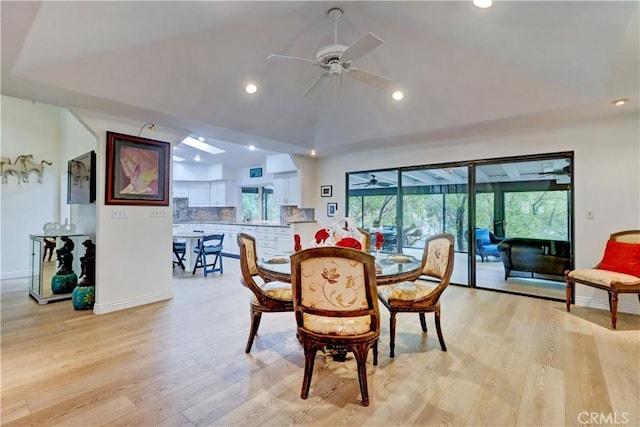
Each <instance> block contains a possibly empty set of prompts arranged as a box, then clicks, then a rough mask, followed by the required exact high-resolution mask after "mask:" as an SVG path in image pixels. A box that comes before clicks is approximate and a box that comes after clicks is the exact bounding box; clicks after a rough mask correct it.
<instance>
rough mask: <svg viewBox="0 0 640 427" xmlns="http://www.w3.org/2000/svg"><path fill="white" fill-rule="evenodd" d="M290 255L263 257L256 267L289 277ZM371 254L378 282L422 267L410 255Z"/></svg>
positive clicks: (419, 261) (418, 261) (420, 263)
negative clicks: (374, 261)
mask: <svg viewBox="0 0 640 427" xmlns="http://www.w3.org/2000/svg"><path fill="white" fill-rule="evenodd" d="M291 254H292V253H290V252H289V253H278V254H273V255H267V256H264V257H262V258H259V259H258V266H259V267H260V268H262V269H263V270H267V271H271V272H274V273H276V274H279V275H291V261H290V256H291ZM371 254H372V255H374V256H375V257H376V278H378V279H379V280H384V281H386V280H393V278H394V277H403V276H405V275H407V274H411V273H414V272H417V271H418V270H420V268H421V267H422V261H421V260H419V259H417V258H415V257H413V256H411V255H406V254H401V253H384V252H381V253H379V254H376V253H375V252H372V253H371Z"/></svg>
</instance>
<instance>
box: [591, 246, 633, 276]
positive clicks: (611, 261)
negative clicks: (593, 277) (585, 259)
mask: <svg viewBox="0 0 640 427" xmlns="http://www.w3.org/2000/svg"><path fill="white" fill-rule="evenodd" d="M600 269H601V270H609V271H615V272H618V273H625V274H631V275H632V276H637V277H640V243H623V242H614V241H613V240H608V241H607V247H606V248H605V250H604V256H603V257H602V263H601V264H600Z"/></svg>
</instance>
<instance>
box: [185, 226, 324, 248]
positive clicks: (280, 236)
mask: <svg viewBox="0 0 640 427" xmlns="http://www.w3.org/2000/svg"><path fill="white" fill-rule="evenodd" d="M318 227H319V225H318V223H317V222H316V221H298V222H290V223H288V224H277V223H269V222H196V221H194V222H180V223H175V224H173V234H174V235H175V234H180V233H189V232H193V231H201V232H203V233H205V234H212V233H217V234H224V241H223V242H222V254H223V255H224V256H229V257H238V256H239V254H240V250H239V248H238V242H237V238H238V234H239V233H245V234H249V235H251V236H253V237H254V238H255V239H256V250H257V252H258V256H265V255H269V254H274V253H278V252H285V251H291V250H293V236H294V234H299V235H300V236H301V240H302V244H303V246H306V243H307V242H309V241H310V240H311V239H312V237H313V235H314V234H315V232H316V231H317V228H318Z"/></svg>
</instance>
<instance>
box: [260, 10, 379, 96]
mask: <svg viewBox="0 0 640 427" xmlns="http://www.w3.org/2000/svg"><path fill="white" fill-rule="evenodd" d="M342 13H343V12H342V9H340V8H338V7H334V8H332V9H329V11H328V12H327V15H329V17H330V18H332V19H333V22H334V37H333V44H330V45H326V46H322V47H321V48H320V49H318V51H317V52H316V59H307V58H297V57H295V56H286V55H276V54H271V55H269V57H268V58H267V59H270V60H274V61H288V62H306V63H309V64H312V65H317V66H318V67H320V68H322V69H323V70H325V71H326V72H325V73H323V74H321V75H320V76H319V77H318V78H317V79H316V81H314V82H313V84H312V85H311V86H309V88H308V89H307V91H306V92H305V93H304V96H308V95H309V94H310V93H313V92H314V91H316V90H318V89H319V88H321V87H322V86H324V84H325V83H327V81H329V79H331V77H332V76H340V78H341V79H342V74H343V73H344V74H346V75H347V76H349V77H351V78H352V79H354V80H358V81H360V82H362V83H365V84H368V85H370V86H374V87H377V88H379V89H385V88H387V87H388V86H389V85H390V84H391V80H390V79H388V78H387V77H383V76H380V75H378V74H375V73H372V72H370V71H365V70H362V69H360V68H356V67H354V66H353V61H354V60H356V59H358V58H360V57H361V56H364V55H366V54H367V53H369V52H371V51H372V50H373V49H375V48H376V47H378V46H380V45H381V44H382V43H383V41H382V39H380V38H379V37H377V36H376V35H374V34H373V33H366V34H365V35H363V36H362V37H360V38H359V39H358V40H357V41H355V42H354V43H353V44H352V45H351V46H346V45H343V44H338V19H339V18H340V17H341V16H342ZM341 82H342V80H341Z"/></svg>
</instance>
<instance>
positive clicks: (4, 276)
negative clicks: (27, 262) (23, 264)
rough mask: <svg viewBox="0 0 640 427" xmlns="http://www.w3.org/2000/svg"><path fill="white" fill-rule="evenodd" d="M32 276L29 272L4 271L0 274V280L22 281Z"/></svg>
mask: <svg viewBox="0 0 640 427" xmlns="http://www.w3.org/2000/svg"><path fill="white" fill-rule="evenodd" d="M30 276H31V272H30V271H29V270H17V271H3V272H1V273H0V280H10V279H22V278H24V277H30Z"/></svg>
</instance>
